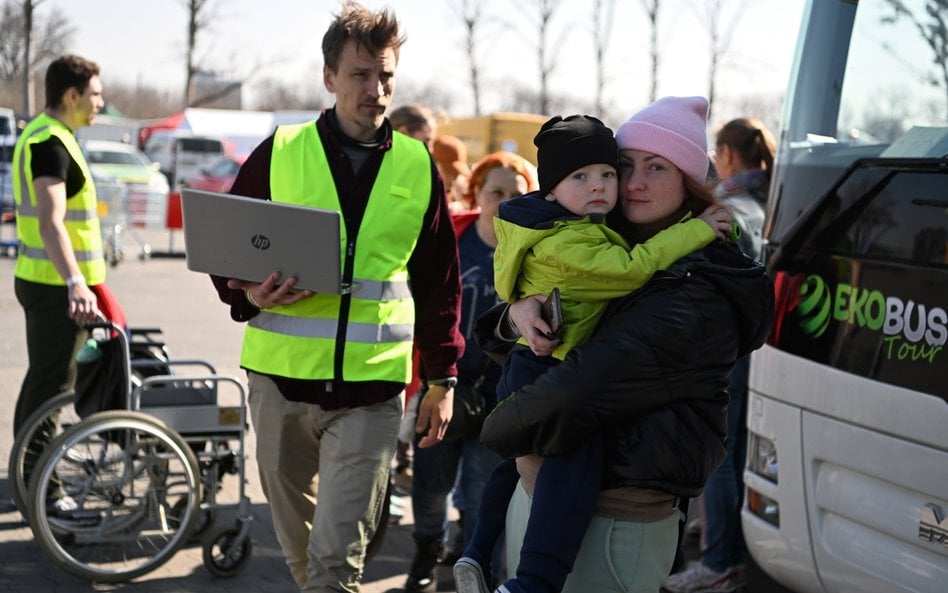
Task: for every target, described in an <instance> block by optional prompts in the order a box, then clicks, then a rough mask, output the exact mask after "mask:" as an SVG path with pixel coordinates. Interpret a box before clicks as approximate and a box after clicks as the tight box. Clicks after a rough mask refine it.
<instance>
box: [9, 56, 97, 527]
mask: <svg viewBox="0 0 948 593" xmlns="http://www.w3.org/2000/svg"><path fill="white" fill-rule="evenodd" d="M104 104H105V103H104V101H103V100H102V82H101V81H100V80H99V67H98V65H96V64H95V63H93V62H90V61H88V60H85V59H83V58H80V57H78V56H73V55H67V56H62V57H60V58H58V59H56V60H54V61H53V62H52V63H51V64H50V65H49V68H48V69H47V70H46V109H45V110H44V111H43V113H40V114H39V115H38V116H36V118H34V119H33V120H32V121H31V122H30V123H29V124H27V126H26V128H24V130H23V133H22V134H21V135H20V137H19V139H18V140H17V143H16V147H15V148H14V150H13V195H14V199H15V201H16V223H17V239H18V242H19V243H18V253H17V260H16V270H15V273H14V275H15V277H16V279H15V281H14V288H15V292H16V297H17V300H18V301H19V302H20V305H22V307H23V310H24V312H25V314H26V347H27V355H28V358H29V369H28V370H27V373H26V377H25V378H24V379H23V386H22V387H21V389H20V396H19V399H18V400H17V404H16V412H15V413H14V420H13V426H14V429H13V430H14V434H15V433H16V432H18V431H19V429H20V428H21V426H22V424H23V423H24V422H25V421H26V419H27V418H29V416H30V414H32V413H33V411H34V410H36V409H37V408H39V407H40V406H41V405H42V404H43V403H44V402H45V401H47V400H48V399H50V398H52V397H53V396H55V395H57V394H58V393H60V392H62V391H65V390H67V389H70V388H72V386H73V384H74V383H75V375H76V365H75V354H76V352H77V351H78V348H79V347H80V346H81V345H82V344H83V342H84V341H85V338H86V333H87V332H86V331H85V330H83V329H82V328H81V327H80V324H81V323H83V322H86V321H92V320H93V319H95V317H96V315H97V314H98V310H99V309H98V305H97V297H96V294H95V292H94V289H95V287H96V285H101V284H103V283H104V282H105V269H106V265H105V259H104V257H103V252H102V235H101V233H100V231H99V218H98V214H97V209H96V193H95V185H93V183H92V174H91V173H90V172H89V167H88V165H87V164H86V160H85V158H84V157H83V154H82V152H81V151H80V149H79V144H78V143H77V142H76V137H75V136H74V133H75V131H76V130H77V129H78V128H80V127H82V126H88V125H89V124H91V123H92V119H93V118H94V117H95V115H96V113H98V112H99V110H100V109H102V107H103V106H104ZM60 502H61V503H63V504H68V503H66V502H65V501H60ZM66 510H68V509H66Z"/></svg>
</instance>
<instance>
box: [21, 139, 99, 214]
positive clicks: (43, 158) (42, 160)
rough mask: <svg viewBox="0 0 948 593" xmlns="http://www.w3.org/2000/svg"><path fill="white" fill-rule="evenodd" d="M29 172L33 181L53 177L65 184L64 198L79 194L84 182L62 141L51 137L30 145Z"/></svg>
mask: <svg viewBox="0 0 948 593" xmlns="http://www.w3.org/2000/svg"><path fill="white" fill-rule="evenodd" d="M31 153H32V157H31V159H30V171H31V172H32V173H33V179H36V178H37V177H55V178H56V179H62V180H63V181H65V182H66V198H67V199H68V198H71V197H73V196H74V195H76V194H78V193H79V190H81V189H82V186H83V185H84V184H85V182H86V178H85V176H84V175H83V174H82V169H81V168H80V167H79V163H77V162H76V161H75V160H73V158H72V157H71V156H70V155H69V151H68V150H66V147H65V146H64V145H63V143H62V140H60V139H59V138H57V137H56V136H51V137H50V138H49V140H44V141H43V142H38V143H36V144H33V145H32V148H31Z"/></svg>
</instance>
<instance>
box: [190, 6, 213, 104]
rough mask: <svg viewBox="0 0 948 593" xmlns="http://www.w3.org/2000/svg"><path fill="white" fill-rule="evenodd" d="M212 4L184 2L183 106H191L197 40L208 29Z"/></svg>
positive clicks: (196, 67)
mask: <svg viewBox="0 0 948 593" xmlns="http://www.w3.org/2000/svg"><path fill="white" fill-rule="evenodd" d="M212 2H213V0H185V8H187V10H188V39H187V55H186V60H185V68H186V69H187V76H186V78H185V82H184V104H185V106H188V107H189V106H190V105H191V83H192V82H193V79H194V75H195V74H196V73H197V71H198V70H199V66H198V63H197V59H196V57H195V52H196V48H197V40H198V36H199V35H200V34H201V33H203V32H204V31H205V30H207V29H208V28H210V25H211V22H212V21H213V17H214V14H213V11H212V10H211V4H212Z"/></svg>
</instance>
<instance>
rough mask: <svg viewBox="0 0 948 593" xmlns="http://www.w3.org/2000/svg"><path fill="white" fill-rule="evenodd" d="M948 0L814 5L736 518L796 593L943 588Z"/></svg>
mask: <svg viewBox="0 0 948 593" xmlns="http://www.w3.org/2000/svg"><path fill="white" fill-rule="evenodd" d="M946 26H948V0H859V1H858V2H857V1H856V0H809V1H808V2H807V5H806V8H805V9H804V14H803V22H802V26H801V29H800V38H799V42H798V46H797V50H796V55H795V57H794V67H793V73H792V75H791V80H790V86H789V92H788V95H787V97H786V105H785V110H784V114H783V118H782V124H781V130H780V137H779V149H778V154H777V160H776V166H775V170H774V180H773V184H772V189H771V194H770V200H769V203H768V213H767V225H766V228H765V231H764V234H765V239H766V241H767V247H766V258H767V265H768V269H769V271H770V273H771V275H772V278H773V279H774V283H775V286H776V289H777V299H776V303H777V314H776V318H775V324H774V329H773V332H772V334H771V336H770V339H769V340H768V343H767V344H766V345H765V346H764V347H763V348H762V349H761V350H759V351H758V352H755V354H754V358H753V364H752V370H751V379H750V396H749V398H750V399H749V403H748V415H747V425H748V429H749V434H748V439H749V440H748V457H747V468H746V471H745V473H744V480H745V486H746V490H745V502H744V507H743V511H742V515H743V516H742V520H743V526H744V533H745V536H746V540H747V544H748V547H749V549H750V552H751V554H752V556H753V557H754V559H755V561H756V562H757V563H758V564H760V565H761V566H762V567H763V568H764V570H765V571H766V572H767V573H768V574H769V575H770V576H771V577H772V578H774V579H775V580H777V581H779V582H780V583H782V584H784V585H785V586H787V587H788V588H791V589H793V590H795V591H799V592H800V593H903V592H905V593H908V592H914V593H944V592H945V591H948V347H946V344H945V342H946V339H948V313H946V309H948V37H946V36H948V30H946Z"/></svg>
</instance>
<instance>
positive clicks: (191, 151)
mask: <svg viewBox="0 0 948 593" xmlns="http://www.w3.org/2000/svg"><path fill="white" fill-rule="evenodd" d="M144 151H145V154H147V155H148V158H150V159H151V160H153V161H155V162H157V163H158V164H159V166H160V168H161V172H162V173H164V174H165V175H166V176H167V177H168V180H169V181H170V182H171V185H172V187H177V186H179V185H182V184H183V183H184V182H186V181H187V180H189V179H191V178H192V177H196V176H197V175H199V174H200V173H201V170H202V169H205V168H207V167H209V166H211V165H212V164H214V163H215V162H216V161H218V160H219V159H220V158H221V157H223V156H224V154H225V150H224V142H223V141H222V140H220V139H219V138H210V137H205V136H193V135H190V134H189V133H187V132H181V131H178V130H159V131H157V132H155V133H153V134H152V135H151V136H149V137H148V140H147V141H146V142H145V147H144Z"/></svg>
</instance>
